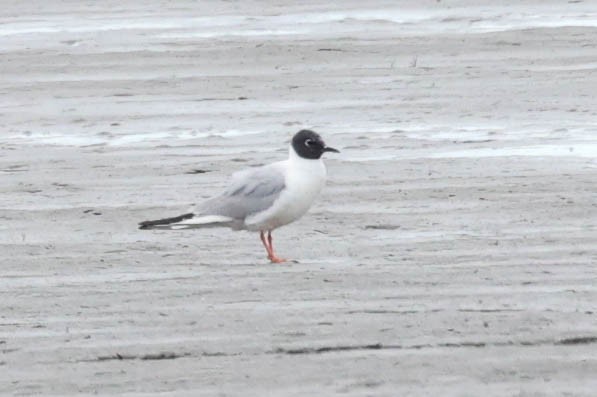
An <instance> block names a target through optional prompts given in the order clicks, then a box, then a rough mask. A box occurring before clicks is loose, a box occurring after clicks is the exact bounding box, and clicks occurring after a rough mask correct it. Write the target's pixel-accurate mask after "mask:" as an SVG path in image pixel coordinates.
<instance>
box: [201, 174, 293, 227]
mask: <svg viewBox="0 0 597 397" xmlns="http://www.w3.org/2000/svg"><path fill="white" fill-rule="evenodd" d="M284 187H285V180H284V163H283V162H279V163H273V164H269V165H266V166H262V167H256V168H250V169H247V170H243V171H240V172H237V173H235V174H234V175H233V176H232V181H231V183H230V186H229V187H228V188H227V189H226V190H225V191H224V193H222V194H221V195H220V196H217V197H214V198H213V199H210V200H208V201H207V202H205V203H204V204H203V205H202V207H201V211H200V212H201V214H203V215H218V216H224V217H229V218H232V219H236V220H244V219H245V218H247V217H248V216H251V215H255V214H257V213H259V212H261V211H264V210H266V209H268V208H270V207H271V206H272V205H273V204H274V202H275V201H276V200H277V199H278V197H279V196H280V193H281V192H282V191H283V190H284Z"/></svg>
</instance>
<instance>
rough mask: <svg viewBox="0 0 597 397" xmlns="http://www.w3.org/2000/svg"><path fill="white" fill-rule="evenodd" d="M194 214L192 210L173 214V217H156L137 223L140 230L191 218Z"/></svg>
mask: <svg viewBox="0 0 597 397" xmlns="http://www.w3.org/2000/svg"><path fill="white" fill-rule="evenodd" d="M194 216H195V214H193V213H192V212H189V213H187V214H182V215H179V216H175V217H173V218H164V219H156V220H154V221H143V222H140V223H139V229H140V230H148V229H152V228H153V226H160V225H169V224H171V223H176V222H182V221H184V220H186V219H191V218H193V217H194Z"/></svg>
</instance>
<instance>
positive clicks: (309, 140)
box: [305, 139, 315, 147]
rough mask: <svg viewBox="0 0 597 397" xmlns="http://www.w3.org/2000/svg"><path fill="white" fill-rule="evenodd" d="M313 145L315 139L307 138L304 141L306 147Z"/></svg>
mask: <svg viewBox="0 0 597 397" xmlns="http://www.w3.org/2000/svg"><path fill="white" fill-rule="evenodd" d="M313 145H315V141H314V140H312V139H307V140H306V141H305V146H307V147H311V146H313Z"/></svg>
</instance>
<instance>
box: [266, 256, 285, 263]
mask: <svg viewBox="0 0 597 397" xmlns="http://www.w3.org/2000/svg"><path fill="white" fill-rule="evenodd" d="M268 258H269V260H270V261H272V263H284V262H287V259H284V258H278V257H277V256H275V255H269V256H268Z"/></svg>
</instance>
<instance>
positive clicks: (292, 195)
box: [139, 130, 339, 263]
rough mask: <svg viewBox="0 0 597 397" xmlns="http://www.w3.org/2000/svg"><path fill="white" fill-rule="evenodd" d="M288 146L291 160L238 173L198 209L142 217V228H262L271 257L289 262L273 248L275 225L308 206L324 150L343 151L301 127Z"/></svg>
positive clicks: (320, 177)
mask: <svg viewBox="0 0 597 397" xmlns="http://www.w3.org/2000/svg"><path fill="white" fill-rule="evenodd" d="M288 152H289V154H288V159H287V160H284V161H278V162H275V163H271V164H267V165H263V166H260V167H255V168H249V169H246V170H242V171H239V172H236V173H234V174H233V175H232V178H231V182H230V185H229V186H228V188H227V189H226V190H224V192H222V193H221V194H219V195H217V196H215V197H213V198H211V199H209V200H207V201H205V202H203V203H202V204H201V205H199V207H198V209H197V211H196V212H193V213H187V214H182V215H179V216H175V217H172V218H165V219H158V220H152V221H145V222H141V223H139V229H158V230H181V229H200V228H211V227H229V228H231V229H233V230H249V231H258V232H259V236H260V238H261V243H262V244H263V246H264V247H265V250H266V251H267V257H268V259H269V260H270V261H271V262H272V263H281V262H285V261H286V259H283V258H280V257H278V256H277V255H276V254H275V253H274V245H273V239H272V231H274V230H275V229H277V228H279V227H281V226H284V225H287V224H289V223H291V222H294V221H296V220H297V219H299V218H300V217H302V216H303V215H304V214H305V213H306V212H307V210H308V209H309V207H311V204H313V201H314V200H315V198H316V197H317V196H318V194H319V192H320V191H321V189H322V188H323V185H324V183H325V179H326V168H325V164H324V163H323V160H322V159H321V156H322V155H323V154H324V153H325V152H335V153H339V151H338V150H337V149H334V148H332V147H329V146H326V145H325V143H324V142H323V140H322V139H321V137H320V136H319V135H318V134H317V133H315V132H313V131H311V130H301V131H299V132H297V133H296V134H295V135H294V136H293V138H292V141H291V143H290V148H289V151H288ZM266 234H267V236H266Z"/></svg>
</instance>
